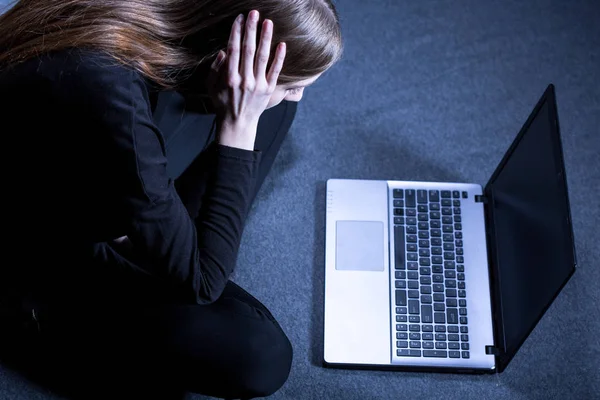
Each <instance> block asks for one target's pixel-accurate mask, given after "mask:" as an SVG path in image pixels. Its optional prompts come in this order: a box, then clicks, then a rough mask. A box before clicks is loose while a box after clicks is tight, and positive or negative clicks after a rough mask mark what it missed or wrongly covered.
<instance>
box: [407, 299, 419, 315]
mask: <svg viewBox="0 0 600 400" xmlns="http://www.w3.org/2000/svg"><path fill="white" fill-rule="evenodd" d="M419 311H420V310H419V300H409V301H408V313H409V314H419Z"/></svg>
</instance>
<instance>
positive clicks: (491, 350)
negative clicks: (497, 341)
mask: <svg viewBox="0 0 600 400" xmlns="http://www.w3.org/2000/svg"><path fill="white" fill-rule="evenodd" d="M500 353H501V352H500V349H499V348H497V347H494V346H485V354H493V355H495V356H497V355H498V354H500Z"/></svg>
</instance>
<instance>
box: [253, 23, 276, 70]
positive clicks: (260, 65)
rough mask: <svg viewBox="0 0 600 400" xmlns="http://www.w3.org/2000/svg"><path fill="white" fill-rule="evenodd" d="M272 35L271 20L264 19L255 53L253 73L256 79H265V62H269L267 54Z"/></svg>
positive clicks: (269, 50) (269, 51)
mask: <svg viewBox="0 0 600 400" xmlns="http://www.w3.org/2000/svg"><path fill="white" fill-rule="evenodd" d="M272 37H273V22H272V21H271V20H268V19H266V20H264V21H263V24H262V30H261V35H260V44H259V45H258V53H257V55H256V67H255V70H254V74H255V76H256V79H262V78H263V77H264V78H265V80H266V73H267V64H268V63H269V54H270V53H271V39H272Z"/></svg>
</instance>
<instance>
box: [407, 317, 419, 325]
mask: <svg viewBox="0 0 600 400" xmlns="http://www.w3.org/2000/svg"><path fill="white" fill-rule="evenodd" d="M408 322H413V323H417V324H418V323H419V322H421V318H420V317H419V316H418V315H411V316H409V317H408Z"/></svg>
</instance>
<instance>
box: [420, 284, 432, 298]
mask: <svg viewBox="0 0 600 400" xmlns="http://www.w3.org/2000/svg"><path fill="white" fill-rule="evenodd" d="M421 294H431V286H429V285H427V286H421ZM429 298H431V296H429Z"/></svg>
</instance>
